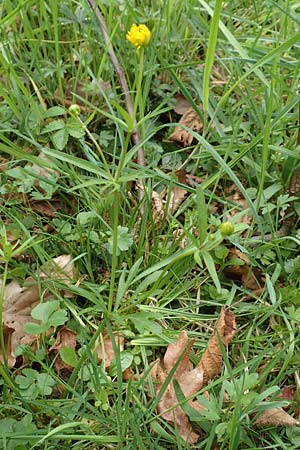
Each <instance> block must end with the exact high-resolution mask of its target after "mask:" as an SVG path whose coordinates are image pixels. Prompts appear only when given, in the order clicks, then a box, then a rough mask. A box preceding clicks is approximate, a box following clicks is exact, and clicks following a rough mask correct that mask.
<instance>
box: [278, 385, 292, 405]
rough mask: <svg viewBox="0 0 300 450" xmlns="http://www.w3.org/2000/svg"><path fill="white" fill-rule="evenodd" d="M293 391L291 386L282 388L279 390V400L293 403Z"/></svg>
mask: <svg viewBox="0 0 300 450" xmlns="http://www.w3.org/2000/svg"><path fill="white" fill-rule="evenodd" d="M295 394H296V393H295V391H294V388H293V386H284V387H283V388H281V389H280V394H279V398H282V399H283V400H288V401H289V402H293V401H294V399H295ZM287 408H289V406H287V407H284V408H283V409H287Z"/></svg>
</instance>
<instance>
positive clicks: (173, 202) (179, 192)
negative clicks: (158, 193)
mask: <svg viewBox="0 0 300 450" xmlns="http://www.w3.org/2000/svg"><path fill="white" fill-rule="evenodd" d="M176 175H177V177H178V181H179V183H181V184H187V181H186V175H185V172H184V170H177V171H176ZM186 194H187V191H186V190H185V189H183V188H181V187H178V186H175V187H174V189H173V190H172V192H171V196H170V201H169V205H168V214H172V213H174V212H175V211H177V209H178V208H179V206H180V205H181V203H182V202H183V200H184V199H185V197H186Z"/></svg>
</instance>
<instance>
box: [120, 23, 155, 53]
mask: <svg viewBox="0 0 300 450" xmlns="http://www.w3.org/2000/svg"><path fill="white" fill-rule="evenodd" d="M150 37H151V32H150V30H149V28H148V27H146V25H136V24H135V23H134V24H133V25H132V27H131V28H130V30H129V31H128V33H127V34H126V38H127V40H128V41H129V42H130V43H131V44H132V45H134V46H135V47H136V48H137V49H138V50H140V48H141V47H145V45H147V44H148V42H149V41H150Z"/></svg>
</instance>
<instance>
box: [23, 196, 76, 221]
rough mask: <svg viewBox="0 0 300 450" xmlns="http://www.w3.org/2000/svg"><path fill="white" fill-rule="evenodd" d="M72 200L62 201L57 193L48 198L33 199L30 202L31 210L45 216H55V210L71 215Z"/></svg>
mask: <svg viewBox="0 0 300 450" xmlns="http://www.w3.org/2000/svg"><path fill="white" fill-rule="evenodd" d="M72 202H73V200H71V199H70V200H69V202H68V203H67V202H64V201H62V198H61V197H60V196H59V195H54V196H53V197H52V198H51V199H50V200H34V201H31V202H30V207H31V209H32V211H34V212H36V213H38V214H41V215H43V216H46V217H55V216H56V214H57V211H60V212H65V213H66V214H68V215H73V207H72Z"/></svg>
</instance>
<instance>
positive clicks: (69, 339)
mask: <svg viewBox="0 0 300 450" xmlns="http://www.w3.org/2000/svg"><path fill="white" fill-rule="evenodd" d="M76 336H77V335H76V333H75V332H74V331H72V330H70V329H69V328H67V327H66V326H62V327H61V328H60V330H59V331H58V333H57V336H56V339H55V342H54V344H53V345H52V347H50V348H49V354H50V357H51V358H52V359H54V358H55V357H56V359H55V362H54V367H55V370H56V372H58V373H60V372H61V371H62V370H68V371H70V372H71V371H72V370H73V367H71V366H69V365H68V364H66V363H65V362H64V361H63V360H62V359H61V357H60V355H59V350H60V349H61V348H65V347H67V348H71V349H72V350H75V348H76Z"/></svg>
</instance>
